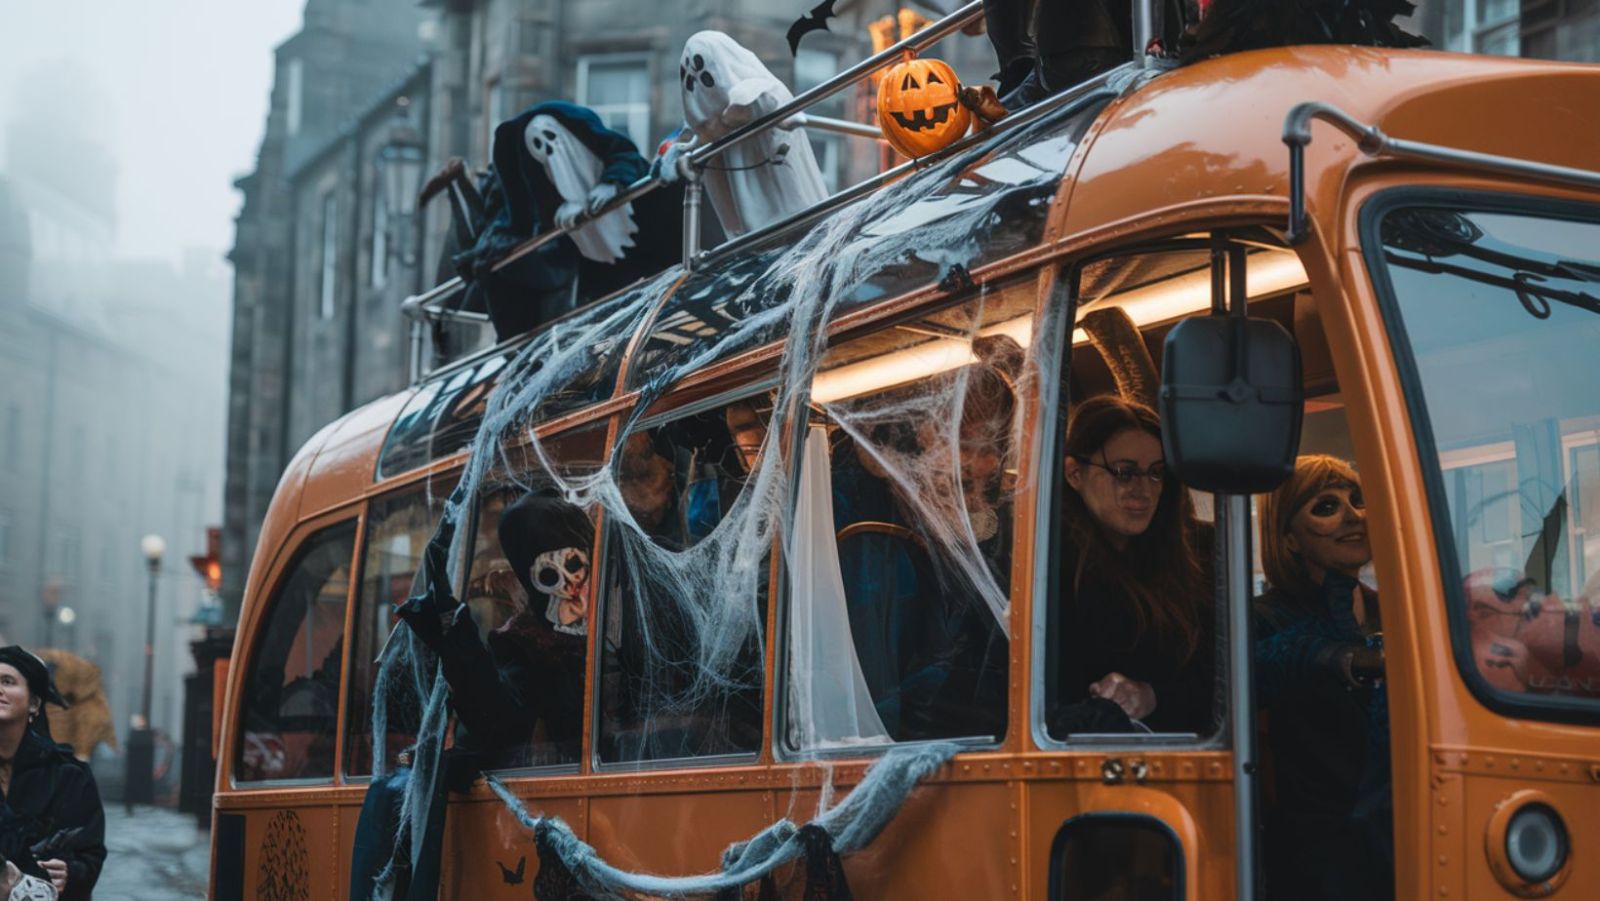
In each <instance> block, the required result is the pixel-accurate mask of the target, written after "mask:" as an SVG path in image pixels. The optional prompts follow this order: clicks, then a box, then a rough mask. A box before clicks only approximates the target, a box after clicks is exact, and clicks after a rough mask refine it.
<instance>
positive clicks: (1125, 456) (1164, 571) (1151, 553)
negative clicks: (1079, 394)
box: [1050, 395, 1214, 737]
mask: <svg viewBox="0 0 1600 901" xmlns="http://www.w3.org/2000/svg"><path fill="white" fill-rule="evenodd" d="M1066 443H1067V446H1066V455H1065V457H1066V458H1065V461H1064V463H1063V465H1064V468H1065V474H1066V483H1067V490H1066V491H1065V492H1064V497H1063V502H1062V513H1063V520H1064V523H1063V542H1062V548H1061V550H1062V562H1061V564H1060V565H1061V567H1062V568H1061V570H1060V574H1061V583H1060V584H1061V586H1062V589H1063V591H1064V593H1065V595H1066V597H1067V598H1068V599H1069V600H1068V601H1067V603H1066V604H1065V605H1064V617H1063V622H1062V631H1061V636H1062V638H1061V640H1062V642H1063V644H1064V647H1063V648H1062V650H1061V654H1060V658H1059V659H1060V671H1059V681H1058V685H1059V692H1058V699H1059V703H1058V707H1057V709H1056V710H1055V711H1054V712H1053V713H1052V715H1051V718H1050V726H1051V731H1052V732H1053V733H1055V734H1056V735H1057V737H1064V736H1065V734H1070V733H1073V732H1119V731H1129V730H1130V729H1132V730H1136V731H1143V729H1148V730H1150V731H1155V732H1195V733H1206V732H1209V731H1210V727H1211V724H1212V723H1211V721H1212V716H1211V697H1212V693H1213V692H1212V689H1213V672H1214V648H1213V642H1212V638H1211V634H1212V633H1211V628H1210V611H1209V609H1208V608H1207V605H1206V604H1205V603H1204V599H1205V598H1207V597H1209V595H1210V583H1209V580H1208V579H1207V577H1206V568H1205V567H1204V566H1203V565H1202V562H1201V557H1200V555H1199V554H1198V553H1197V552H1196V549H1195V544H1196V540H1197V537H1198V534H1197V533H1198V532H1199V527H1198V525H1197V524H1196V521H1195V518H1194V513H1193V510H1192V508H1191V506H1190V502H1189V495H1188V492H1186V491H1184V490H1183V487H1182V486H1181V485H1179V484H1178V483H1177V482H1176V481H1175V480H1173V479H1171V478H1169V477H1168V476H1167V473H1166V465H1165V461H1164V460H1163V459H1162V450H1161V423H1160V420H1158V419H1157V418H1156V414H1155V412H1154V411H1153V410H1151V409H1150V408H1149V407H1146V406H1144V405H1143V404H1139V403H1136V402H1133V401H1130V400H1125V399H1123V398H1121V397H1118V396H1115V395H1101V396H1097V397H1091V398H1089V399H1087V400H1085V401H1083V402H1081V403H1079V404H1078V405H1077V409H1076V410H1075V411H1074V412H1073V415H1072V420H1071V422H1070V423H1069V425H1068V427H1067V442H1066ZM1105 702H1109V704H1114V705H1115V708H1112V707H1111V706H1109V705H1108V704H1107V703H1105ZM1124 717H1126V719H1124ZM1128 720H1132V721H1133V723H1131V724H1130V723H1129V722H1128ZM1140 725H1142V726H1143V729H1140V728H1139V726H1140Z"/></svg>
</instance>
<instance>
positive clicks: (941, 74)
mask: <svg viewBox="0 0 1600 901" xmlns="http://www.w3.org/2000/svg"><path fill="white" fill-rule="evenodd" d="M960 90H961V83H960V82H958V81H957V80H956V73H955V70H953V69H951V68H950V66H949V64H948V63H946V62H944V61H943V60H937V59H908V60H906V61H905V62H903V63H900V64H898V65H896V66H894V67H893V68H891V69H889V71H887V72H885V73H883V79H882V80H881V81H879V83H878V126H879V127H880V128H881V129H883V136H884V138H886V139H887V140H888V141H889V143H890V144H891V145H892V146H893V147H894V149H896V150H898V151H900V152H901V153H903V154H905V155H906V156H910V157H918V156H927V155H928V154H930V153H933V152H935V151H937V150H943V149H944V148H946V147H949V146H950V145H951V144H954V143H955V142H956V141H959V140H961V138H962V137H964V136H965V135H966V133H967V128H968V127H969V126H970V125H971V124H972V113H971V112H969V111H968V110H967V108H966V107H965V106H962V105H961V103H960V101H959V99H958V92H959V91H960Z"/></svg>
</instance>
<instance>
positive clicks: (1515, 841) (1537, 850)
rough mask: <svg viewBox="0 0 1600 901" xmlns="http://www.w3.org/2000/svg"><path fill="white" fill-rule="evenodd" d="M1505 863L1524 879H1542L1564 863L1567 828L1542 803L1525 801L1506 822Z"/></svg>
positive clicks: (1557, 816)
mask: <svg viewBox="0 0 1600 901" xmlns="http://www.w3.org/2000/svg"><path fill="white" fill-rule="evenodd" d="M1506 862H1507V863H1509V864H1511V869H1512V871H1513V872H1515V873H1516V874H1517V876H1518V877H1520V878H1521V879H1522V880H1523V881H1525V882H1545V881H1546V880H1549V879H1551V878H1553V877H1554V876H1555V875H1556V874H1557V873H1559V872H1561V868H1562V867H1563V866H1565V865H1566V862H1567V830H1566V828H1565V827H1564V826H1563V825H1562V824H1561V817H1560V816H1559V815H1558V814H1557V813H1556V812H1555V811H1554V810H1553V809H1551V808H1550V807H1548V806H1546V805H1544V804H1528V805H1525V806H1523V807H1522V808H1521V809H1520V810H1518V811H1517V812H1516V813H1514V814H1512V815H1511V822H1509V823H1507V824H1506Z"/></svg>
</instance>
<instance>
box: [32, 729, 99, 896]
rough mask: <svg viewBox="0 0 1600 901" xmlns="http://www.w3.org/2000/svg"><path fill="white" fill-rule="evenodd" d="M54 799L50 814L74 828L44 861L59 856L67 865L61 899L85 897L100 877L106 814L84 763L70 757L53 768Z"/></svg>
mask: <svg viewBox="0 0 1600 901" xmlns="http://www.w3.org/2000/svg"><path fill="white" fill-rule="evenodd" d="M55 780H56V792H55V800H54V803H53V804H52V805H51V808H52V810H51V813H52V815H53V819H54V820H55V822H56V823H58V824H61V825H71V826H72V827H73V828H74V829H76V830H77V831H76V832H75V833H73V834H72V837H71V839H70V840H68V841H67V842H66V847H65V848H63V849H60V850H52V851H51V852H49V853H47V854H46V855H45V857H44V859H45V860H52V859H59V860H62V861H65V862H66V864H67V890H66V892H65V893H64V894H63V895H62V896H61V898H62V901H79V899H87V898H88V897H89V896H90V894H91V893H92V892H93V891H94V885H95V883H96V882H97V881H99V879H100V868H101V867H102V866H104V865H105V862H106V815H105V810H104V808H102V807H101V805H100V790H99V789H98V788H97V787H96V786H95V783H94V775H93V774H91V773H90V772H89V767H88V765H87V764H83V763H80V762H78V761H76V760H73V761H72V762H70V763H65V764H62V765H61V766H59V767H58V768H57V770H56V776H55Z"/></svg>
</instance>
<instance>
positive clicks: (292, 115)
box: [284, 59, 305, 135]
mask: <svg viewBox="0 0 1600 901" xmlns="http://www.w3.org/2000/svg"><path fill="white" fill-rule="evenodd" d="M284 73H285V76H286V78H287V80H288V82H289V84H288V94H289V109H288V113H287V115H286V116H285V117H284V127H285V128H286V129H288V131H289V134H290V135H297V134H299V133H300V117H301V115H302V112H303V105H302V96H301V95H302V91H303V88H304V87H305V63H304V62H302V61H301V60H299V59H291V60H289V64H288V65H287V66H286V67H284Z"/></svg>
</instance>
